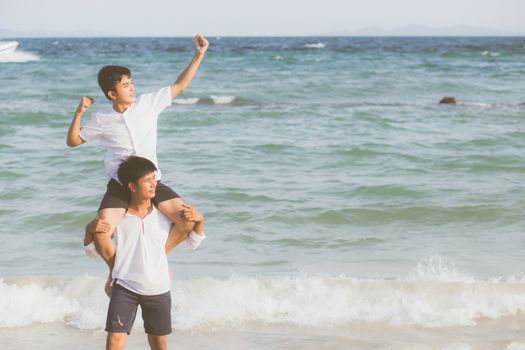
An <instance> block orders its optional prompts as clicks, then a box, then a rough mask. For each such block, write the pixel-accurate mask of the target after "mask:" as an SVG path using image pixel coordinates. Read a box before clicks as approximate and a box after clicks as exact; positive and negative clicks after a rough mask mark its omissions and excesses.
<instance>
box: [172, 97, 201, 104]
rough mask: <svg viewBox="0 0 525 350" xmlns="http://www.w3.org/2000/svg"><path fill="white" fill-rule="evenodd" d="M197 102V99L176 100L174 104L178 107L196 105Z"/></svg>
mask: <svg viewBox="0 0 525 350" xmlns="http://www.w3.org/2000/svg"><path fill="white" fill-rule="evenodd" d="M197 102H199V99H198V98H197V97H190V98H176V99H175V100H173V103H175V104H178V105H194V104H196V103H197Z"/></svg>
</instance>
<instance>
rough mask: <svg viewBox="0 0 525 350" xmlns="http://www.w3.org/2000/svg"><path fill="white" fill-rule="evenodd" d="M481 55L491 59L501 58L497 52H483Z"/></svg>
mask: <svg viewBox="0 0 525 350" xmlns="http://www.w3.org/2000/svg"><path fill="white" fill-rule="evenodd" d="M481 54H482V55H483V56H491V57H498V56H501V54H500V53H499V52H490V51H483V52H482V53H481Z"/></svg>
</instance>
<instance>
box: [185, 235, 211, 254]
mask: <svg viewBox="0 0 525 350" xmlns="http://www.w3.org/2000/svg"><path fill="white" fill-rule="evenodd" d="M204 239H206V235H205V234H204V233H203V234H202V236H201V235H199V234H197V233H196V232H195V231H191V233H190V234H189V235H188V237H187V238H186V245H187V246H188V247H190V248H191V249H193V250H195V249H197V248H198V247H199V246H200V245H201V243H202V241H204Z"/></svg>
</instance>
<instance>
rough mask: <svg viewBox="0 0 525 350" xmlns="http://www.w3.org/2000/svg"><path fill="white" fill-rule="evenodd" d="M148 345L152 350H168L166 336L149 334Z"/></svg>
mask: <svg viewBox="0 0 525 350" xmlns="http://www.w3.org/2000/svg"><path fill="white" fill-rule="evenodd" d="M148 343H149V347H150V348H151V350H167V349H168V342H167V337H166V336H165V335H161V336H156V335H150V334H148Z"/></svg>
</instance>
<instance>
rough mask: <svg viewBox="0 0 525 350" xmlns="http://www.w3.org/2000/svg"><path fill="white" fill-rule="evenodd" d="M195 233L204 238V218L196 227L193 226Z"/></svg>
mask: <svg viewBox="0 0 525 350" xmlns="http://www.w3.org/2000/svg"><path fill="white" fill-rule="evenodd" d="M193 231H194V232H195V233H196V234H198V235H199V236H202V234H203V232H204V217H203V218H202V220H201V221H199V222H196V223H195V226H193Z"/></svg>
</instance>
